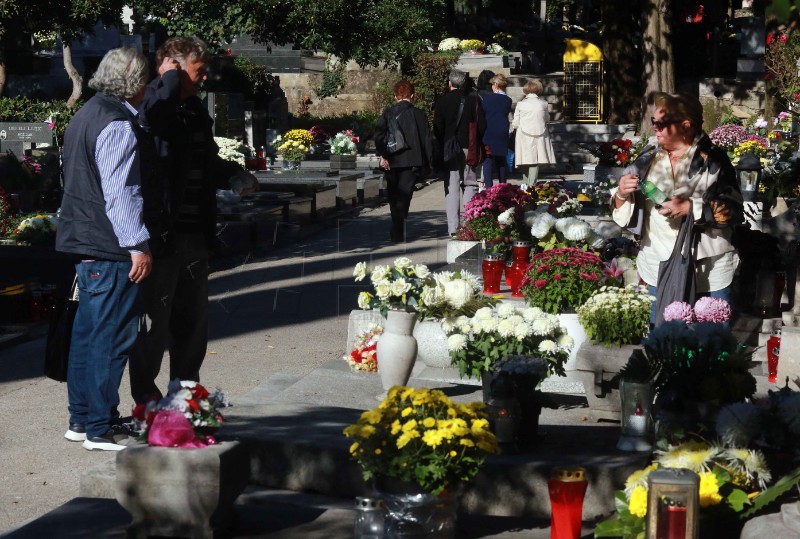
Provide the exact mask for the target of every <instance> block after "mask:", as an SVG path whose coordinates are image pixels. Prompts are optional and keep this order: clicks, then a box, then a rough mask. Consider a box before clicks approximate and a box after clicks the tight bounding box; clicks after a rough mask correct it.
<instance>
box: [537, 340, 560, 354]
mask: <svg viewBox="0 0 800 539" xmlns="http://www.w3.org/2000/svg"><path fill="white" fill-rule="evenodd" d="M538 350H539V352H541V353H542V354H553V353H555V352H557V351H558V345H557V344H556V343H555V342H553V341H551V340H550V339H545V340H543V341H542V342H540V343H539V348H538Z"/></svg>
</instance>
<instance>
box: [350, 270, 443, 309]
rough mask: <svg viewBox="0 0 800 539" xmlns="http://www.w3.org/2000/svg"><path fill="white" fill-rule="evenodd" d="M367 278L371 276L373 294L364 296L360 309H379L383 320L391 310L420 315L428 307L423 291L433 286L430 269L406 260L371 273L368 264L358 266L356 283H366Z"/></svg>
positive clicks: (364, 293)
mask: <svg viewBox="0 0 800 539" xmlns="http://www.w3.org/2000/svg"><path fill="white" fill-rule="evenodd" d="M367 275H369V276H370V281H371V282H372V286H373V289H374V293H372V292H361V293H360V294H359V296H358V306H359V308H361V309H378V310H379V311H380V312H381V314H382V315H383V316H386V313H387V312H388V311H389V309H398V310H404V311H417V312H419V311H420V310H421V309H422V308H423V307H424V305H425V303H424V301H423V299H422V292H423V289H424V288H425V287H426V286H432V285H433V283H434V280H433V277H432V276H431V272H430V270H429V269H428V266H426V265H424V264H414V263H413V262H412V261H411V259H409V258H407V257H405V256H401V257H400V258H396V259H395V261H394V264H393V265H391V266H389V265H377V266H375V267H374V268H372V269H370V268H369V267H368V266H367V263H366V262H359V263H358V264H356V266H355V268H354V269H353V277H354V278H355V280H356V282H359V281H362V280H364V279H365V278H366V277H367Z"/></svg>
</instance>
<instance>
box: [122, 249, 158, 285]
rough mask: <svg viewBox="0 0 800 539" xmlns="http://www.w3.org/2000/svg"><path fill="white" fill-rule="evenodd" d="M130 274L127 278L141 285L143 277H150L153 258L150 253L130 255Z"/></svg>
mask: <svg viewBox="0 0 800 539" xmlns="http://www.w3.org/2000/svg"><path fill="white" fill-rule="evenodd" d="M131 262H132V263H133V266H132V267H131V272H130V273H129V274H128V278H129V279H130V280H131V281H133V282H134V283H137V284H138V283H141V282H142V281H143V280H144V278H145V277H147V276H148V275H150V270H152V269H153V256H152V255H151V254H150V251H147V252H145V253H140V254H138V255H131Z"/></svg>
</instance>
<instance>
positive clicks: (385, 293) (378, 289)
mask: <svg viewBox="0 0 800 539" xmlns="http://www.w3.org/2000/svg"><path fill="white" fill-rule="evenodd" d="M375 295H376V296H378V299H379V300H381V301H386V300H388V299H389V298H390V297H391V296H392V284H391V283H390V282H389V281H385V282H381V283H378V284H376V285H375Z"/></svg>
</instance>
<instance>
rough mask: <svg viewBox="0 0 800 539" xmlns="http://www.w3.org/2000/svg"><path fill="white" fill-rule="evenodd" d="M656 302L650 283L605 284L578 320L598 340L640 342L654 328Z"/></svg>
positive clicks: (619, 343) (599, 342) (579, 313)
mask: <svg viewBox="0 0 800 539" xmlns="http://www.w3.org/2000/svg"><path fill="white" fill-rule="evenodd" d="M653 301H655V298H654V297H653V296H651V295H650V294H649V293H648V291H647V287H646V286H642V285H628V286H626V287H625V288H619V287H616V286H604V287H602V288H600V290H598V291H597V292H595V293H594V294H593V295H592V297H590V298H589V299H588V300H586V303H584V304H583V305H581V306H580V307H579V308H578V320H580V323H581V325H582V326H583V327H584V329H585V330H586V335H587V336H588V337H589V338H590V339H591V340H592V341H593V342H595V343H598V344H604V345H606V346H611V345H612V344H614V345H622V344H638V343H639V341H640V340H641V339H642V338H643V337H645V336H646V335H647V332H648V331H649V329H650V305H651V304H652V302H653Z"/></svg>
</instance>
